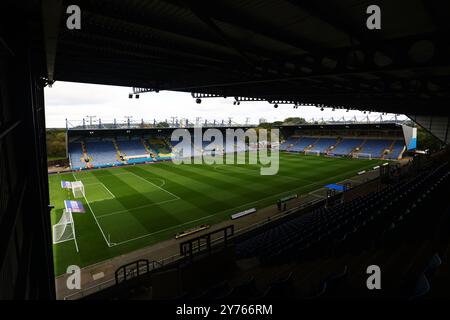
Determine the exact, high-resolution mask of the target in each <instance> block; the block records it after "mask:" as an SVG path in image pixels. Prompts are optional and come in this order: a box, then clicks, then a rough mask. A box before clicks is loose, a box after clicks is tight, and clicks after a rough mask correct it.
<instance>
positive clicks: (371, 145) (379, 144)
mask: <svg viewBox="0 0 450 320" xmlns="http://www.w3.org/2000/svg"><path fill="white" fill-rule="evenodd" d="M391 144H392V140H385V139H367V140H366V142H365V143H364V145H363V147H362V149H361V150H360V151H361V152H362V153H366V154H370V155H371V156H372V158H381V157H383V154H384V151H385V150H387V149H389V147H390V146H391Z"/></svg>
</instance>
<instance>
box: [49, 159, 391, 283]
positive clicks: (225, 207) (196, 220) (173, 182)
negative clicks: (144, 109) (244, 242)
mask: <svg viewBox="0 0 450 320" xmlns="http://www.w3.org/2000/svg"><path fill="white" fill-rule="evenodd" d="M382 162H386V161H385V160H367V159H351V158H327V157H317V156H305V155H300V154H294V153H292V154H291V153H280V170H279V172H278V174H277V175H274V176H261V175H260V170H259V169H260V167H259V166H258V165H229V164H222V165H199V164H189V165H188V164H183V165H175V164H173V163H172V162H160V163H154V164H145V165H135V166H124V167H118V168H109V169H96V170H90V171H81V172H73V173H64V174H55V175H50V177H49V184H50V200H51V203H52V204H53V205H54V206H55V208H54V209H53V210H52V213H51V219H52V224H56V223H57V222H58V221H59V220H60V218H61V216H62V214H63V210H64V200H69V199H73V194H72V192H70V191H68V190H64V189H62V188H61V180H66V181H81V182H82V183H83V185H84V188H85V195H84V197H83V198H78V199H77V200H80V201H82V203H83V205H84V207H85V209H86V212H85V213H82V214H73V221H74V224H75V228H76V230H77V234H76V242H77V244H78V249H79V252H77V250H76V248H75V246H74V243H73V241H67V242H63V243H57V244H54V245H53V251H54V264H55V275H56V276H59V275H61V274H63V273H65V272H66V269H67V267H68V266H69V265H77V266H80V267H85V266H89V265H92V264H95V263H98V262H101V261H104V260H107V259H110V258H113V257H117V256H119V255H123V254H127V253H130V252H132V251H135V250H137V249H140V248H144V247H148V246H151V245H154V244H156V243H158V242H161V241H163V240H168V239H175V235H176V234H177V233H179V232H182V231H184V230H187V229H189V228H193V227H196V226H198V225H203V224H209V225H214V224H217V223H220V222H223V221H226V220H229V221H230V223H231V220H230V216H231V215H232V214H235V213H237V212H239V211H243V210H247V209H250V208H256V209H262V208H265V207H267V206H270V205H273V204H275V203H276V201H277V200H278V199H280V198H282V197H283V196H287V195H289V194H292V193H298V194H299V195H301V194H304V193H307V192H311V191H313V190H317V189H320V188H323V187H324V186H325V185H326V184H329V183H337V182H340V181H343V180H345V179H347V178H350V177H353V176H355V175H357V173H358V172H360V171H361V170H366V169H371V168H373V167H374V166H377V165H379V164H381V163H382Z"/></svg>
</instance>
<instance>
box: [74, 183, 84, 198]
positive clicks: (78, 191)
mask: <svg viewBox="0 0 450 320" xmlns="http://www.w3.org/2000/svg"><path fill="white" fill-rule="evenodd" d="M72 193H73V196H74V197H75V198H82V197H84V196H85V193H84V185H83V182H81V181H74V182H72Z"/></svg>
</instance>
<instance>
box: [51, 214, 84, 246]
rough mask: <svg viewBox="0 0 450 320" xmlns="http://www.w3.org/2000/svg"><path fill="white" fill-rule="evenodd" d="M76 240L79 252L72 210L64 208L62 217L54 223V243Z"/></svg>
mask: <svg viewBox="0 0 450 320" xmlns="http://www.w3.org/2000/svg"><path fill="white" fill-rule="evenodd" d="M70 240H74V241H75V248H76V249H77V252H78V244H77V240H76V237H75V224H74V222H73V218H72V212H71V211H70V210H66V209H64V211H63V214H62V216H61V218H60V219H59V222H58V223H57V224H54V225H53V244H57V243H62V242H66V241H70Z"/></svg>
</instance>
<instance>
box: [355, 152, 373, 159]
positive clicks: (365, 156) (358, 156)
mask: <svg viewBox="0 0 450 320" xmlns="http://www.w3.org/2000/svg"><path fill="white" fill-rule="evenodd" d="M352 157H353V158H354V159H368V160H372V154H371V153H364V152H358V153H353V156H352Z"/></svg>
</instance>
